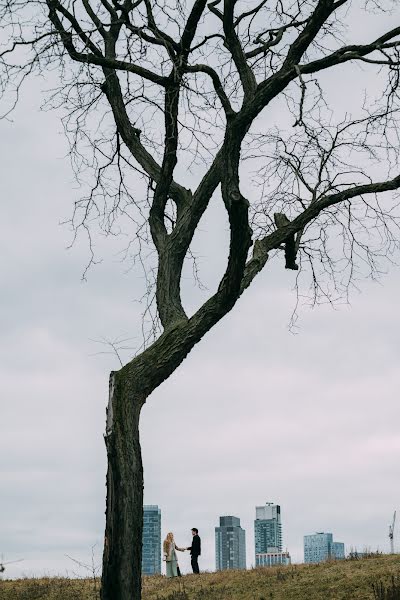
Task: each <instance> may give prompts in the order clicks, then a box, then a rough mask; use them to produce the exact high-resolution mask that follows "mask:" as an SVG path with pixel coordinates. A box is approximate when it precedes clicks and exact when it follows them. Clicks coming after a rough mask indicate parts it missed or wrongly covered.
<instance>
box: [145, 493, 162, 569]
mask: <svg viewBox="0 0 400 600" xmlns="http://www.w3.org/2000/svg"><path fill="white" fill-rule="evenodd" d="M142 573H143V574H144V575H155V574H157V573H161V510H160V509H159V508H158V506H157V505H156V504H148V505H145V506H144V507H143V549H142Z"/></svg>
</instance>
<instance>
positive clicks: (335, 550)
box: [332, 542, 346, 560]
mask: <svg viewBox="0 0 400 600" xmlns="http://www.w3.org/2000/svg"><path fill="white" fill-rule="evenodd" d="M332 558H334V559H335V560H344V559H345V558H346V557H345V553H344V544H343V542H332Z"/></svg>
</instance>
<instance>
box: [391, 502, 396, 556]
mask: <svg viewBox="0 0 400 600" xmlns="http://www.w3.org/2000/svg"><path fill="white" fill-rule="evenodd" d="M395 522H396V511H394V515H393V521H392V524H391V525H389V540H390V553H391V554H394V539H393V537H394V524H395Z"/></svg>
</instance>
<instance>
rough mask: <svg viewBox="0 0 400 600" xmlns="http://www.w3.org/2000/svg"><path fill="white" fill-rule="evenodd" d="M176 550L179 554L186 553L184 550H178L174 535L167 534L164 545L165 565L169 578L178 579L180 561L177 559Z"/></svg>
mask: <svg viewBox="0 0 400 600" xmlns="http://www.w3.org/2000/svg"><path fill="white" fill-rule="evenodd" d="M175 550H178V552H184V551H185V549H184V548H178V546H177V545H176V544H175V540H174V534H173V533H172V532H171V531H170V532H169V533H167V537H166V538H165V540H164V543H163V554H164V557H163V560H165V564H166V567H167V577H177V576H178V569H179V567H178V559H177V557H176V552H175Z"/></svg>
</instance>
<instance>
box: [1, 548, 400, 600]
mask: <svg viewBox="0 0 400 600" xmlns="http://www.w3.org/2000/svg"><path fill="white" fill-rule="evenodd" d="M374 587H375V590H374ZM98 589H99V582H98V581H93V580H76V579H64V578H49V579H20V580H16V581H7V580H3V581H0V600H95V599H96V600H97V598H98V595H99V594H98ZM143 600H400V556H399V555H392V556H379V557H375V558H367V559H363V560H346V561H337V562H329V563H324V564H321V565H293V566H291V567H281V568H271V569H267V568H264V569H254V570H251V571H225V572H219V573H202V574H201V575H200V576H196V575H187V576H185V577H182V578H181V579H178V578H175V579H166V578H165V577H162V576H154V577H145V578H144V580H143Z"/></svg>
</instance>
